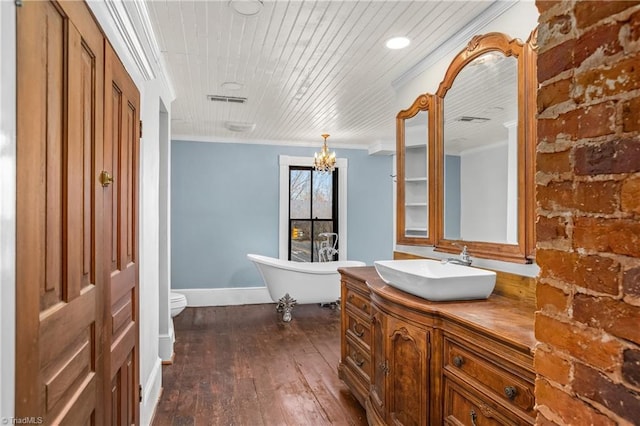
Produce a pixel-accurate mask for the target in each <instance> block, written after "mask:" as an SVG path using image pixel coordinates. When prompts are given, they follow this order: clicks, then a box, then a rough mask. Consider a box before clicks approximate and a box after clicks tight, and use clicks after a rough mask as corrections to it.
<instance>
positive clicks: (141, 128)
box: [140, 120, 142, 139]
mask: <svg viewBox="0 0 640 426" xmlns="http://www.w3.org/2000/svg"><path fill="white" fill-rule="evenodd" d="M140 139H142V120H140Z"/></svg>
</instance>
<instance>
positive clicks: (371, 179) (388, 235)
mask: <svg viewBox="0 0 640 426" xmlns="http://www.w3.org/2000/svg"><path fill="white" fill-rule="evenodd" d="M315 151H317V149H314V148H300V147H288V146H274V145H251V144H232V143H207V142H187V141H172V143H171V173H172V176H171V285H172V287H173V288H231V287H250V286H262V285H264V284H263V283H262V279H261V278H260V275H259V274H258V272H257V270H256V268H255V266H254V265H253V263H251V262H250V261H249V260H248V259H247V258H246V255H247V253H257V254H263V255H266V256H272V257H278V215H279V182H280V167H279V162H278V157H279V155H281V154H283V155H290V156H299V157H305V156H306V157H312V156H313V153H314V152H315ZM335 151H336V155H337V156H338V157H339V158H347V159H348V161H349V166H348V179H347V184H348V186H347V197H348V199H347V228H348V229H347V232H348V239H347V245H348V257H349V259H353V260H361V261H364V262H367V263H368V264H373V261H374V260H379V259H390V258H392V256H393V229H392V228H393V216H392V215H393V181H392V179H391V177H390V175H391V173H392V161H393V157H391V156H370V155H368V153H367V151H365V150H354V149H336V150H335ZM141 220H144V218H141Z"/></svg>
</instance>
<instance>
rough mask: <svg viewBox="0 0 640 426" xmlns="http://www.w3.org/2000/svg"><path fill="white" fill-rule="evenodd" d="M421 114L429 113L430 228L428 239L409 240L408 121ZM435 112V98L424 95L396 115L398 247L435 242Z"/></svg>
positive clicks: (428, 185)
mask: <svg viewBox="0 0 640 426" xmlns="http://www.w3.org/2000/svg"><path fill="white" fill-rule="evenodd" d="M421 111H426V112H427V113H428V116H427V120H428V122H427V132H426V134H425V135H424V136H425V138H426V140H425V144H426V147H427V159H426V160H427V164H426V167H427V194H425V195H426V200H427V203H428V205H427V212H428V217H427V218H425V220H426V222H427V223H425V225H426V227H427V236H426V237H410V236H406V235H405V225H406V223H405V208H406V207H405V195H406V193H405V184H406V182H405V165H406V163H405V160H406V159H405V120H407V119H409V118H413V117H415V116H416V115H418V113H419V112H421ZM435 113H436V106H435V96H434V95H431V94H428V93H425V94H423V95H420V96H418V97H417V98H416V100H415V101H414V102H413V104H412V105H411V106H410V107H409V108H407V109H404V110H402V111H400V112H399V113H398V114H397V115H396V185H397V187H396V196H397V200H396V241H397V243H398V244H407V245H420V246H424V245H433V244H434V241H435V238H434V231H435V223H436V219H435V214H436V208H435V203H434V199H435V198H434V194H435V192H434V191H435V184H434V182H435V176H436V174H435V160H434V159H435V150H434V148H435V144H434V141H435V134H436V132H435V127H436V115H435Z"/></svg>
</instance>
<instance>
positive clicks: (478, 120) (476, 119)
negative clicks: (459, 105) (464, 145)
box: [454, 115, 489, 123]
mask: <svg viewBox="0 0 640 426" xmlns="http://www.w3.org/2000/svg"><path fill="white" fill-rule="evenodd" d="M454 121H462V122H465V123H484V122H485V121H489V119H488V118H485V117H471V116H469V115H462V116H460V117H458V118H456V119H455V120H454Z"/></svg>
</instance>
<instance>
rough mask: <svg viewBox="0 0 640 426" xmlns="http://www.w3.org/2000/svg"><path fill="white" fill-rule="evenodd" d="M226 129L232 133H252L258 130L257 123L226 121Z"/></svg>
mask: <svg viewBox="0 0 640 426" xmlns="http://www.w3.org/2000/svg"><path fill="white" fill-rule="evenodd" d="M224 127H225V128H226V129H227V130H231V131H232V132H252V131H253V129H255V128H256V123H247V122H244V121H225V122H224Z"/></svg>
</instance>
